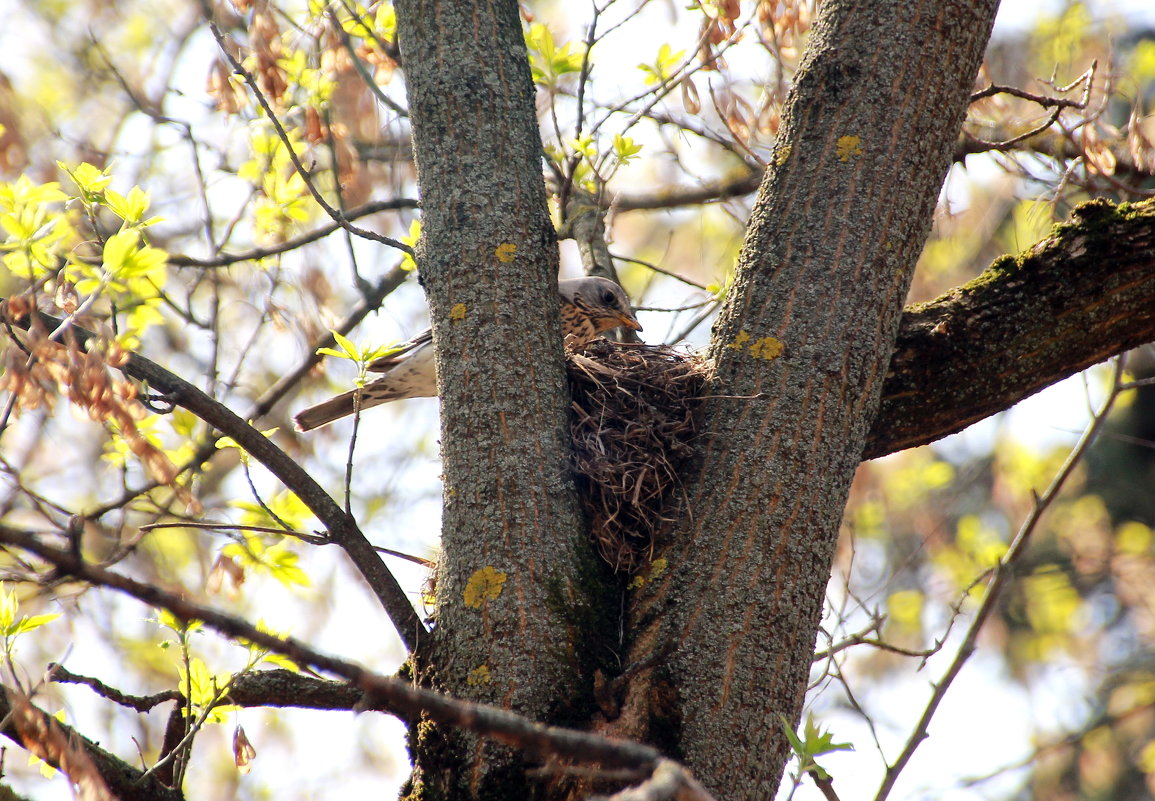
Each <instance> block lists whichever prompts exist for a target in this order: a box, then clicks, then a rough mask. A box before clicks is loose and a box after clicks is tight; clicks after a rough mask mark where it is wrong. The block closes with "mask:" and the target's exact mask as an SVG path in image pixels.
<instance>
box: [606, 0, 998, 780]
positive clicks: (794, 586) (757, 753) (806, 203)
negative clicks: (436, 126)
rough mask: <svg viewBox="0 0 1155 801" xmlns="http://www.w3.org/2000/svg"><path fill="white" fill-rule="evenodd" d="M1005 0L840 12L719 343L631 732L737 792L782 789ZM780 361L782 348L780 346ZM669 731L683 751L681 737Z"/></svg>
mask: <svg viewBox="0 0 1155 801" xmlns="http://www.w3.org/2000/svg"><path fill="white" fill-rule="evenodd" d="M996 5H997V4H996V3H995V2H994V0H970V1H965V0H953V1H952V2H942V3H922V4H910V3H900V2H878V3H870V4H862V3H853V2H829V3H824V4H823V5H822V8H821V14H820V17H819V20H818V24H817V25H816V26H815V29H814V31H813V32H812V38H811V41H810V43H809V45H808V48H807V55H806V57H805V58H804V63H803V65H802V67H801V69H800V70H799V73H798V77H797V81H796V83H795V85H794V87H793V89H792V90H791V93H790V97H789V99H788V101H787V109H786V112H785V114H784V126H783V130H782V133H781V135H780V140H779V142H778V145H777V147H776V151H775V164H776V165H777V167H776V168H773V169H771V170H769V171H768V172H767V176H766V179H765V181H764V183H763V185H762V188H761V190H760V192H759V196H758V200H757V202H756V204H755V207H754V211H753V215H752V219H751V222H750V227H749V229H748V233H747V239H746V243H745V247H744V249H743V254H742V257H741V258H740V260H739V265H738V269H737V274H736V276H735V283H734V290H733V292H732V294H731V296H730V298H729V301H728V303H727V305H726V308H725V309H724V310H723V312H722V314H721V316H720V318H719V320H718V323H717V325H716V326H715V330H714V339H713V349H712V353H713V355H714V356H715V358H716V360H717V371H718V372H717V382H716V386H714V387H712V388H711V390H710V391H711V392H712V393H713V394H716V395H728V396H759V399H757V400H743V399H739V398H734V397H730V398H718V399H715V400H711V401H709V403H708V407H707V410H706V425H705V429H706V430H707V431H709V432H710V437H709V439H708V440H707V442H706V443H705V444H704V446H703V449H702V456H701V462H700V472H699V474H698V477H697V479H696V481H695V482H694V483H693V484H692V485H691V486H690V487H689V489H688V497H689V501H688V504H689V509H688V513H684V514H683V515H682V519H683V520H684V521H685V523H684V524H683V525H682V526H680V527H678V528H677V530H675V531H674V532H672V534H671V535H670V538H669V539H670V541H669V545H668V547H667V548H666V550H665V551H664V553H663V556H664V557H665V559H666V563H665V572H664V573H663V574H662V575H660V576H658V577H655V578H654V580H653V581H651V582H649V583H648V584H647V585H646V587H645V588H644V589H643V591H642V592H641V593H639V595H638V596H637V598H635V601H634V603H633V605H632V609H631V614H632V618H633V625H634V634H635V635H636V640H635V643H634V651H633V653H632V660H637V659H642V658H644V657H645V656H646V655H647V654H650V653H654V652H657V651H660V650H661V649H673V653H672V656H671V658H670V659H669V660H667V662H666V663H665V664H664V665H662V666H660V667H658V668H656V669H654V670H653V671H651V672H650V673H649V675H648V676H646V677H644V678H643V679H642V680H638V681H635V682H634V684H633V686H632V687H631V688H630V695H629V697H628V698H627V702H626V707H625V710H626V713H625V714H624V715H623V718H622V723H621V728H622V730H623V732H630V731H631V730H632V731H633V732H634V733H639V734H642V735H643V736H648V737H650V738H652V739H655V740H657V741H658V742H661V743H662V744H664V745H666V747H668V748H670V749H676V750H677V752H678V753H679V754H680V755H681V756H682V757H683V759H684V760H685V761H686V763H687V765H688V766H689V767H690V768H691V770H693V772H694V774H695V775H696V776H697V777H698V778H699V779H700V780H701V781H702V782H703V783H704V784H705V785H706V786H707V787H709V788H710V789H711V790H713V791H714V792H715V793H717V794H718V795H719V797H725V798H727V799H747V798H749V799H764V798H770V797H772V796H773V794H774V792H775V791H776V789H777V787H778V784H779V782H780V780H781V777H782V770H783V765H784V762H785V758H786V742H785V738H784V736H783V734H782V727H781V723H780V722H779V715H780V714H781V715H784V716H785V717H786V718H787V719H789V720H791V721H795V720H797V719H798V715H799V712H800V708H801V703H802V699H803V695H804V692H805V689H806V685H807V679H808V675H809V668H810V662H811V655H812V653H813V647H814V639H815V632H816V629H817V626H818V622H819V616H820V613H821V609H822V600H823V597H824V594H825V589H826V583H827V580H828V577H829V572H830V562H831V556H832V553H833V550H834V545H835V541H836V539H837V533H838V526H839V522H840V520H841V517H842V511H843V507H844V505H845V502H846V497H847V493H848V490H849V487H850V482H851V479H852V478H853V476H854V471H855V468H856V467H857V466H858V463H859V461H860V459H861V456H862V453H863V446H864V443H865V441H866V436H867V432H868V430H869V428H870V424H871V421H872V420H873V418H874V416H875V413H876V410H877V407H878V402H879V396H880V392H881V389H882V384H883V379H884V378H885V376H886V370H887V365H888V363H889V360H890V355H891V352H892V350H893V348H894V342H895V335H896V333H897V330H898V324H899V318H900V314H901V311H902V303H903V299H904V297H905V295H906V291H907V287H908V285H909V280H910V277H911V274H912V272H913V269H914V265H915V262H916V260H917V257H918V254H919V252H920V250H921V248H922V246H923V242H924V240H925V237H926V235H927V232H928V230H929V227H930V222H931V216H932V213H933V210H934V207H935V202H936V199H937V196H938V192H939V188H940V186H941V184H942V180H943V178H944V176H945V174H946V171H947V168H948V167H949V164H950V160H951V150H952V148H953V144H954V141H955V136H956V135H957V132H958V130H959V126H960V125H961V123H962V120H963V115H964V113H965V109H966V104H967V97H968V94H969V91H970V89H971V85H972V81H973V78H974V76H975V74H976V72H977V70H978V67H979V64H980V60H981V58H982V54H983V49H984V47H985V44H986V41H987V38H988V36H989V33H990V28H991V25H992V24H993V20H994V14H995V10H996ZM779 346H780V347H781V354H778V348H779ZM663 734H664V736H663Z"/></svg>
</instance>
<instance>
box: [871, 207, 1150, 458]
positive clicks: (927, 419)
mask: <svg viewBox="0 0 1155 801" xmlns="http://www.w3.org/2000/svg"><path fill="white" fill-rule="evenodd" d="M1151 341H1155V201H1150V200H1149V201H1144V202H1143V203H1139V204H1135V205H1127V204H1123V205H1119V206H1115V205H1113V204H1111V203H1109V202H1108V201H1105V200H1093V201H1090V202H1088V203H1085V204H1083V205H1082V206H1079V207H1078V208H1077V209H1076V210H1075V211H1074V213H1073V214H1072V215H1071V219H1070V221H1069V222H1067V223H1065V224H1064V225H1061V226H1058V227H1057V228H1056V229H1055V231H1054V233H1053V234H1052V235H1051V236H1050V237H1048V238H1047V239H1045V240H1043V241H1042V242H1039V243H1037V244H1035V245H1034V246H1032V247H1031V248H1030V249H1029V250H1027V251H1025V252H1023V253H1021V254H1019V256H1017V257H1011V256H1004V257H1003V258H1001V259H998V260H996V261H995V262H994V264H992V265H991V266H990V268H989V269H987V271H986V272H984V273H983V274H982V275H980V276H979V277H978V278H976V279H975V280H973V281H971V282H970V283H968V284H965V285H964V286H961V287H958V288H956V289H953V290H951V291H950V292H948V293H947V294H945V295H943V296H942V297H940V298H938V299H937V300H934V301H931V302H930V303H926V304H923V305H921V306H915V307H911V308H908V309H907V310H906V312H905V313H904V314H903V318H902V328H901V331H900V333H899V336H898V342H897V345H896V348H895V353H894V356H893V357H892V359H891V363H890V371H889V374H888V375H887V378H886V383H885V385H884V388H883V398H882V406H881V407H880V409H879V413H878V417H877V418H876V419H875V421H874V424H873V426H872V428H871V432H870V437H869V439H868V441H867V445H866V450H865V452H864V454H863V458H864V459H874V458H877V457H879V456H883V455H885V454H888V453H892V452H894V451H898V450H902V449H903V448H911V447H914V446H916V445H924V444H926V443H928V442H933V441H934V440H936V439H941V438H942V437H945V436H947V435H948V434H953V433H954V432H956V431H961V430H962V429H964V428H966V427H967V426H969V425H970V424H971V423H974V422H977V421H979V420H982V419H983V418H986V417H989V416H990V415H992V414H994V413H996V412H999V411H1002V410H1003V409H1006V408H1008V407H1010V406H1012V405H1013V404H1015V403H1017V402H1018V401H1020V400H1022V399H1023V398H1026V397H1028V396H1030V395H1033V394H1034V393H1036V392H1038V391H1039V390H1041V389H1043V388H1044V387H1046V386H1049V385H1050V384H1053V383H1055V382H1056V381H1059V380H1061V379H1063V378H1066V377H1067V376H1070V375H1074V374H1075V373H1077V372H1079V371H1080V370H1083V369H1085V368H1087V367H1090V366H1091V365H1093V364H1097V363H1099V362H1101V361H1104V360H1105V359H1108V358H1110V357H1111V356H1115V355H1117V354H1119V353H1122V352H1124V351H1126V350H1129V349H1131V348H1134V347H1137V346H1139V345H1142V344H1145V343H1147V342H1151Z"/></svg>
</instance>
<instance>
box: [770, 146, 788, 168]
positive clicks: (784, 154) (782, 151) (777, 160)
mask: <svg viewBox="0 0 1155 801" xmlns="http://www.w3.org/2000/svg"><path fill="white" fill-rule="evenodd" d="M791 150H792V148H791V147H790V145H783V146H782V147H780V148H778V152H777V153H775V154H774V166H775V167H781V166H782V165H783V164H785V163H786V159H788V158H790V151H791Z"/></svg>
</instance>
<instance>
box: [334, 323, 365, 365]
mask: <svg viewBox="0 0 1155 801" xmlns="http://www.w3.org/2000/svg"><path fill="white" fill-rule="evenodd" d="M329 333H330V334H332V335H333V340H334V341H335V342H336V343H337V344H338V345H340V346H341V350H343V351H345V353H346V354H348V355H347V357H346V358H349V359H352V360H353V361H357V360H359V359H360V357H361V353H360V351H359V350H358V348H357V346H356V345H354V344H353V343H352V342H351V341H350V340H349V338H348V337H345V336H342V335H341V333H340V332H338V331H333V330H332V329H330V331H329Z"/></svg>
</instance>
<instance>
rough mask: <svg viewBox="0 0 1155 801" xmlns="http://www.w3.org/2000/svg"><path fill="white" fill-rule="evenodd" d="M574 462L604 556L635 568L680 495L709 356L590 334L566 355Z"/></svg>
mask: <svg viewBox="0 0 1155 801" xmlns="http://www.w3.org/2000/svg"><path fill="white" fill-rule="evenodd" d="M567 366H568V370H569V380H570V388H571V391H572V396H573V416H572V420H571V423H570V427H571V432H572V435H573V449H574V463H575V464H574V467H575V472H576V473H577V476H578V484H579V489H580V491H581V493H580V494H581V497H582V503H583V504H584V505H585V509H586V513H587V515H588V516H589V518H590V528H591V530H592V532H593V536H594V540H595V542H596V543H597V546H598V550H599V552H600V553H601V555H602V557H603V558H604V559H605V560H606V561H607V562H609V563H610V565H612V566H613V568H614V570H615V571H625V572H633V571H635V570H637V569H638V568H640V567H641V566H642V565H643V564H644V563H645V562H646V561H647V560H648V559H649V557H650V556H651V555H652V551H653V547H654V541H655V538H656V537H657V535H658V533H659V532H660V531H661V530H662V528H663V527H664V526H665V525H666V524H668V523H670V522H672V517H671V513H672V512H673V506H674V503H675V502H676V501H677V499H678V496H679V495H680V494H681V490H682V482H681V479H680V478H679V471H680V470H681V469H682V467H683V466H684V465H685V464H686V462H687V460H688V459H689V457H690V456H691V454H692V449H691V442H692V441H693V439H694V438H695V437H696V436H697V434H698V421H697V412H698V406H699V405H700V404H699V403H697V400H696V399H697V398H698V396H699V394H700V393H701V389H702V386H703V384H704V383H705V381H706V378H707V374H708V370H707V367H706V362H705V361H704V360H703V359H701V358H699V357H696V356H692V355H689V354H686V353H680V352H678V351H675V350H672V349H670V348H662V347H653V346H650V345H636V344H622V343H618V342H609V341H607V340H595V341H594V342H592V343H590V344H589V345H587V346H586V347H585V348H584V349H583V350H582V351H580V352H577V353H571V354H569V357H568V365H567Z"/></svg>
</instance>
